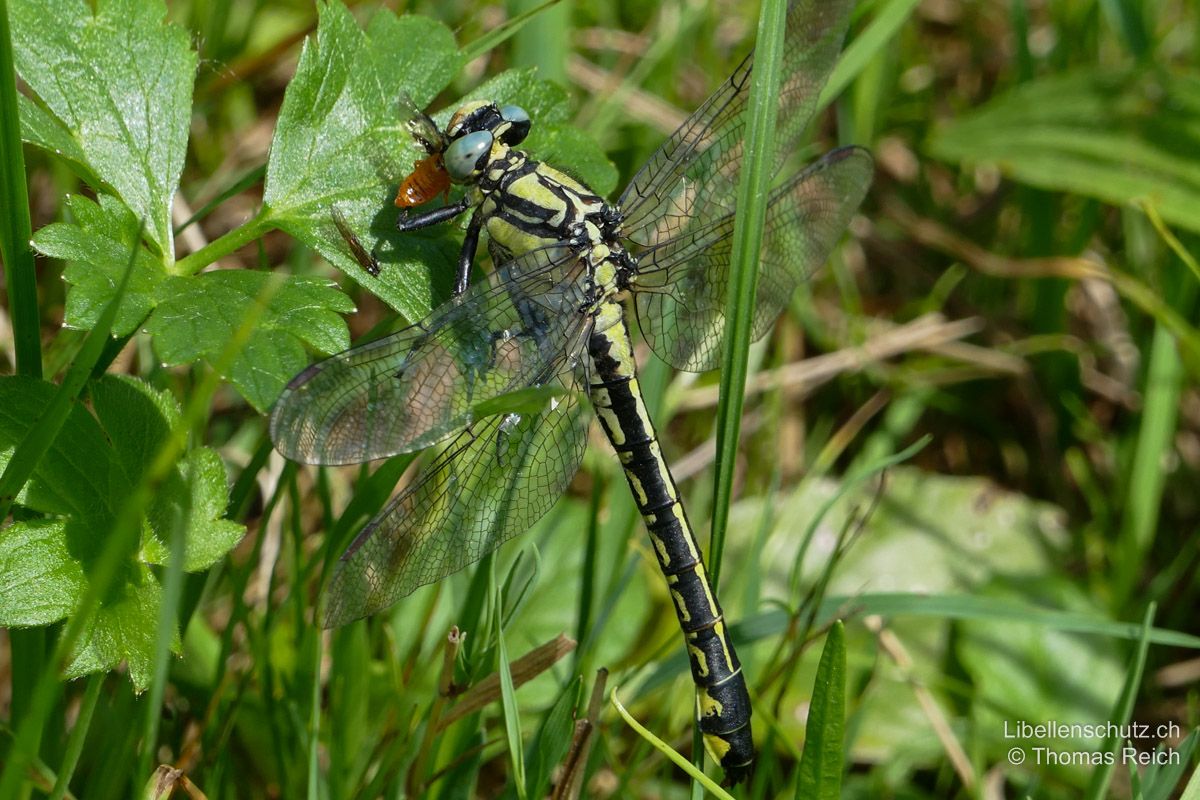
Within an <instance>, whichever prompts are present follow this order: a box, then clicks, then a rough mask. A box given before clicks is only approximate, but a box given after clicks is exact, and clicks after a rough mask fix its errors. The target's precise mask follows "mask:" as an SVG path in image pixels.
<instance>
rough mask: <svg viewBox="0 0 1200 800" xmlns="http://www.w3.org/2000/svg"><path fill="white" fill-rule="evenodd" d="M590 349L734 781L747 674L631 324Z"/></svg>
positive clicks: (717, 745)
mask: <svg viewBox="0 0 1200 800" xmlns="http://www.w3.org/2000/svg"><path fill="white" fill-rule="evenodd" d="M588 349H589V352H590V354H591V357H592V363H593V366H594V373H593V383H592V386H591V390H592V403H593V405H595V406H596V410H597V412H598V414H597V415H598V416H599V417H600V422H601V424H602V425H603V426H604V429H605V432H606V433H607V434H608V436H609V439H610V440H612V442H613V446H614V447H615V448H616V450H617V454H618V456H619V457H620V459H621V466H622V468H623V469H624V471H625V477H626V480H627V481H628V482H629V486H630V488H631V489H632V490H633V495H634V499H635V501H636V502H637V504H638V509H639V511H641V513H642V516H643V517H644V518H645V520H646V527H647V528H648V529H649V531H650V534H651V538H652V540H653V541H654V550H655V553H656V555H657V556H658V561H659V566H660V567H661V568H662V571H663V574H664V575H665V576H666V577H667V582H668V584H669V586H670V590H671V595H672V598H673V600H674V604H675V613H676V616H677V617H678V618H679V625H680V627H681V628H682V629H683V633H684V639H685V641H686V643H687V646H688V656H689V659H688V660H689V662H690V664H691V669H692V679H693V681H694V682H695V684H696V701H697V716H698V724H699V727H700V730H701V732H702V733H703V734H704V735H705V737H706V743H707V744H708V746H709V749H710V750H712V751H713V752H714V754H715V755H717V757H718V758H719V760H720V762H721V766H722V768H723V769H724V770H725V773H726V776H727V778H729V779H730V780H731V781H734V782H736V781H738V780H741V779H742V778H744V777H746V775H748V774H749V771H750V768H751V765H752V763H753V760H754V743H753V740H752V736H751V728H750V713H751V709H750V696H749V693H748V692H747V690H746V679H745V677H744V675H743V674H742V670H741V664H740V662H739V661H738V657H737V653H736V652H735V651H734V649H733V644H732V643H731V642H730V641H729V638H728V634H727V632H726V631H725V625H724V615H723V613H722V611H721V607H720V604H719V603H718V602H717V598H716V595H715V593H714V592H713V591H712V589H711V587H710V585H709V582H708V577H707V574H706V571H705V569H704V564H703V562H702V561H700V558H699V552H700V551H699V548H698V547H697V545H696V542H695V537H694V536H693V535H692V529H691V524H690V523H689V522H688V519H687V515H686V513H685V512H684V508H683V505H682V503H681V502H680V501H679V499H678V498H679V492H678V489H677V488H676V486H675V480H674V478H673V477H672V476H671V472H670V470H669V469H668V467H667V464H666V461H665V460H664V459H663V457H662V454H661V452H660V451H659V447H658V439H657V434H656V433H655V430H654V425H653V422H652V421H651V420H650V417H649V415H648V414H647V413H646V409H645V402H644V401H643V400H642V398H641V396H640V390H638V388H637V384H636V382H635V380H634V376H635V374H636V372H635V365H634V363H633V360H632V355H631V354H632V344H631V343H630V341H629V329H628V328H627V327H626V326H625V324H624V323H623V322H622V323H621V324H618V325H614V326H612V327H610V328H608V329H607V330H605V331H602V332H596V333H593V334H592V336H591V339H590V341H589V345H588ZM614 428H615V429H614ZM714 738H715V739H716V740H717V741H716V742H714V741H713V739H714Z"/></svg>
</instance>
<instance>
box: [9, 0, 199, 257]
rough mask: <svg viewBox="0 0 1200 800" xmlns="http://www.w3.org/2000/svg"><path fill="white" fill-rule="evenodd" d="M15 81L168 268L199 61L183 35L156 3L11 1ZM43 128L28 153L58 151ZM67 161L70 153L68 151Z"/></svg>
mask: <svg viewBox="0 0 1200 800" xmlns="http://www.w3.org/2000/svg"><path fill="white" fill-rule="evenodd" d="M9 8H10V14H11V18H12V38H13V46H14V60H15V62H16V67H17V72H18V73H19V74H20V76H21V78H22V79H23V80H24V81H25V83H26V84H27V85H28V86H29V88H30V89H31V90H32V91H33V93H34V94H36V95H37V97H38V98H39V99H40V100H41V102H42V103H43V104H44V105H45V107H46V109H47V110H48V111H49V113H50V114H52V115H53V116H54V117H55V118H57V120H58V121H59V122H60V123H61V126H62V128H64V129H65V130H66V131H68V132H69V133H70V135H71V136H72V138H74V139H75V141H76V143H77V145H78V148H77V150H75V151H73V152H70V153H67V157H68V158H70V159H72V160H77V159H78V157H79V155H80V153H82V155H83V157H84V159H85V160H86V165H87V166H88V168H89V169H90V170H91V171H92V172H93V173H94V174H95V176H96V177H98V178H99V179H100V180H101V181H103V183H104V187H99V186H98V187H95V188H97V189H101V188H105V187H111V189H112V190H113V191H114V192H115V193H116V194H117V195H118V196H119V197H120V198H121V200H122V201H123V202H124V203H125V204H126V205H127V206H129V208H130V209H131V210H132V211H133V214H134V216H135V217H138V218H142V217H144V218H145V219H146V230H147V235H148V236H149V238H150V239H151V240H152V241H153V242H155V244H156V245H157V246H158V249H159V250H160V251H161V252H162V253H163V255H164V257H165V258H166V260H167V261H168V262H170V261H171V260H173V254H174V249H173V245H172V238H171V200H172V198H173V197H174V195H175V190H176V188H177V186H178V183H179V175H180V172H181V171H182V169H183V159H184V155H185V153H186V149H187V135H188V124H189V122H190V120H191V112H192V109H191V93H192V82H193V79H194V77H195V72H196V54H195V52H193V51H192V49H191V43H190V40H189V36H188V33H187V32H186V31H185V30H183V29H182V28H178V27H176V26H174V25H167V24H164V22H163V19H164V17H165V16H166V6H165V5H164V4H163V3H162V2H160V1H159V0H99V2H97V3H96V8H95V11H94V12H93V11H92V9H91V8H90V7H89V6H88V5H87V4H86V3H84V2H83V0H13V2H12V3H10V5H9ZM44 123H45V121H44V120H36V119H30V120H27V124H26V126H25V128H26V131H27V132H28V133H30V134H33V135H35V136H36V137H37V138H33V139H31V142H32V143H33V144H37V145H39V146H45V147H48V148H50V149H51V150H64V148H63V147H62V143H61V142H60V139H61V136H60V135H59V134H58V133H54V132H53V131H52V129H50V128H49V127H48V126H47V125H46V124H44ZM64 152H66V151H64Z"/></svg>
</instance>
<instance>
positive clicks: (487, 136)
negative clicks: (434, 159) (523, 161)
mask: <svg viewBox="0 0 1200 800" xmlns="http://www.w3.org/2000/svg"><path fill="white" fill-rule="evenodd" d="M529 128H530V120H529V114H527V113H525V110H524V109H522V108H521V107H519V106H512V105H508V106H499V105H497V104H496V103H493V102H490V101H485V100H476V101H473V102H470V103H467V104H466V105H464V106H463V107H462V108H460V109H458V111H455V112H454V116H453V117H451V118H450V125H449V127H447V128H446V140H447V142H448V144H447V145H446V149H445V152H443V154H442V161H443V164H444V166H445V169H446V172H447V173H448V174H449V175H450V179H451V180H452V181H454V182H455V183H470V182H472V181H473V180H474V179H476V178H477V177H478V176H479V175H480V174H482V173H483V172H484V171H485V170H486V169H487V166H488V164H489V163H490V162H491V161H493V160H495V159H498V158H503V157H504V155H505V154H506V153H507V151H508V148H510V147H513V146H515V145H518V144H520V143H521V142H522V141H524V139H525V137H526V136H527V135H529Z"/></svg>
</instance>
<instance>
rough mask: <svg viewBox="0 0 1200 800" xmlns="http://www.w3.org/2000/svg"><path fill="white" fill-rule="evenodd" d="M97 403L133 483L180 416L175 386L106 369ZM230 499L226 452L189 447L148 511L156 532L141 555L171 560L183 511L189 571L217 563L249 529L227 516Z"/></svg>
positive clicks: (95, 395) (159, 560) (160, 561)
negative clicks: (160, 388)
mask: <svg viewBox="0 0 1200 800" xmlns="http://www.w3.org/2000/svg"><path fill="white" fill-rule="evenodd" d="M92 406H93V408H94V409H95V411H96V416H97V417H98V418H99V419H100V422H101V425H103V427H104V429H105V431H106V432H107V434H108V436H109V439H110V440H111V441H112V443H113V447H114V449H115V450H116V453H117V458H118V460H119V461H120V462H121V464H122V466H123V467H124V469H125V473H126V474H127V475H128V476H129V480H130V482H131V483H136V482H138V481H139V480H141V478H142V475H143V473H144V471H145V469H146V468H148V467H149V465H150V463H151V460H152V459H153V458H154V457H155V455H156V454H157V453H158V451H159V449H160V448H161V447H162V446H163V445H164V444H165V443H166V440H167V436H168V435H169V434H170V431H171V429H172V428H174V427H175V426H177V425H178V424H180V419H181V412H180V408H179V404H178V403H176V402H175V399H174V398H173V397H172V396H171V394H170V392H165V391H164V392H157V391H155V390H154V389H153V388H151V387H150V386H149V384H147V383H145V382H144V381H139V380H135V379H133V378H128V377H125V376H118V375H106V376H105V377H104V378H102V379H101V380H100V381H99V382H97V383H96V384H95V385H94V386H93V387H92ZM228 503H229V489H228V475H227V473H226V471H225V464H224V462H222V461H221V457H220V456H219V455H217V453H216V451H214V450H212V449H210V448H207V447H199V448H196V449H194V450H191V451H189V452H188V454H187V456H186V457H185V460H184V462H183V463H182V464H178V465H176V467H175V469H174V470H173V471H172V472H171V474H170V475H169V476H168V477H167V478H166V480H165V481H164V482H163V484H162V486H161V487H160V489H159V491H158V492H157V493H156V494H155V496H154V500H153V502H152V504H151V507H150V510H149V513H148V521H149V523H150V533H151V535H150V536H149V537H147V538H146V540H145V541H144V542H143V543H142V552H141V559H142V560H143V561H145V562H146V563H149V564H163V565H165V564H166V563H167V560H168V544H167V543H168V541H169V537H170V535H171V525H173V524H174V523H175V520H176V519H177V518H179V517H180V516H181V515H182V516H183V518H185V519H187V520H188V524H187V526H186V528H185V529H184V543H185V549H184V559H183V569H184V571H185V572H198V571H200V570H204V569H207V568H208V567H210V566H212V565H213V564H214V563H215V562H216V561H217V560H218V559H220V558H221V557H223V556H224V555H225V554H226V553H227V552H229V551H230V550H231V549H232V548H233V547H234V546H235V545H236V544H237V543H238V542H239V541H241V539H242V536H243V535H244V534H245V532H246V529H245V527H244V526H242V525H239V524H237V523H236V522H233V521H231V520H227V519H223V517H224V514H225V508H226V506H227V505H228Z"/></svg>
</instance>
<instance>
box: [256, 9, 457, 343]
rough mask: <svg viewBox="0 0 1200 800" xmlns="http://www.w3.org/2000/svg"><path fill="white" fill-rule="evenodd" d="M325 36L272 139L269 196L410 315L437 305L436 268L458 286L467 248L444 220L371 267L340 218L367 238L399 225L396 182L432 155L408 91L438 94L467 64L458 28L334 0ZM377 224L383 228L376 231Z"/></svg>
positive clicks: (304, 63) (290, 220) (314, 243)
mask: <svg viewBox="0 0 1200 800" xmlns="http://www.w3.org/2000/svg"><path fill="white" fill-rule="evenodd" d="M319 11H320V20H319V24H318V28H317V36H316V39H315V40H313V39H309V40H308V41H306V42H305V44H304V48H303V50H302V51H301V53H300V63H299V65H298V66H297V68H296V76H295V77H294V78H293V79H292V82H291V83H290V84H289V85H288V89H287V92H286V93H285V95H284V99H283V106H282V108H281V109H280V112H279V122H278V123H277V125H276V128H275V137H274V139H273V141H272V143H271V155H270V159H269V161H268V164H267V179H266V187H265V190H264V194H263V203H264V205H265V207H266V213H267V214H268V217H269V219H270V220H271V222H272V223H273V224H275V225H278V226H279V227H280V228H282V229H283V230H285V231H287V232H288V233H289V234H291V235H292V236H294V237H296V238H297V239H299V240H300V241H302V242H304V243H305V244H307V245H309V246H310V247H312V248H314V249H315V250H317V251H318V252H320V253H321V255H323V256H325V258H327V259H328V260H329V261H330V262H331V263H333V264H334V265H336V266H337V267H338V268H340V269H341V270H343V271H344V272H347V273H349V274H351V275H354V276H355V279H356V280H358V281H359V282H361V283H362V284H363V285H364V286H366V287H367V288H369V289H370V290H371V291H372V292H375V293H376V294H377V295H379V297H381V298H382V299H383V300H384V301H385V302H387V303H388V304H389V305H391V306H392V307H394V308H396V309H397V310H398V311H400V312H401V313H402V314H404V315H405V316H406V317H408V318H409V319H419V318H420V317H422V316H424V315H425V314H426V313H427V312H428V310H429V308H430V307H431V305H432V297H433V295H432V293H431V291H430V283H429V277H428V276H429V269H430V266H431V265H432V266H433V268H434V269H435V270H438V271H439V272H441V273H442V274H444V276H445V277H444V280H445V286H444V289H446V290H448V289H449V285H450V281H451V279H452V276H453V265H454V258H455V253H456V250H457V248H456V246H455V245H454V244H453V242H452V241H450V240H449V239H448V238H447V237H448V236H450V234H451V233H452V231H449V230H440V231H436V232H434V235H433V236H432V237H430V236H416V237H407V241H406V243H405V244H406V246H405V247H404V248H402V249H401V248H397V249H396V250H391V249H389V250H387V251H385V252H383V253H380V254H379V258H380V261H381V263H382V264H384V265H385V270H384V273H383V274H382V275H380V276H379V278H373V277H371V276H369V275H367V274H366V273H365V271H364V270H363V269H362V267H361V266H359V264H358V262H357V261H355V260H354V259H353V258H352V257H351V255H350V253H349V252H348V250H347V248H346V245H345V243H344V242H343V241H342V239H341V237H340V235H339V234H338V232H337V229H336V228H335V227H334V225H333V221H332V218H331V216H330V215H331V209H332V207H333V206H334V205H336V206H337V207H338V209H339V210H340V211H341V212H342V214H343V216H344V217H345V218H346V220H347V221H348V223H349V224H350V226H351V228H353V229H354V230H355V231H356V232H357V233H358V234H359V235H360V236H361V237H362V238H363V240H364V241H366V242H367V243H368V246H369V247H370V246H374V245H375V244H376V243H377V242H378V241H379V240H380V239H381V238H383V237H384V236H386V235H387V234H388V231H389V230H390V229H391V226H392V225H393V224H394V218H395V212H394V209H393V207H392V200H393V198H394V196H395V190H396V185H397V184H399V182H400V181H401V180H402V179H403V177H404V176H405V175H406V174H407V173H408V172H409V171H410V170H411V167H412V163H413V161H414V160H416V159H417V158H420V157H422V156H423V155H424V153H423V152H422V151H420V150H419V149H418V148H417V146H416V145H415V144H414V142H413V141H412V138H411V137H410V136H409V134H408V132H407V130H406V129H405V128H404V125H403V123H404V119H403V117H402V115H401V112H400V108H399V104H398V99H399V98H400V97H401V96H402V94H404V93H407V94H408V95H409V96H410V97H412V99H413V101H414V102H416V103H417V104H418V105H423V104H425V103H428V102H429V101H430V100H432V99H433V97H434V96H435V95H437V94H438V93H439V92H440V91H441V90H442V89H443V88H445V86H446V85H447V84H448V83H449V82H450V79H451V78H452V77H453V76H454V74H455V73H456V72H457V71H458V70H459V68H460V66H461V57H460V56H459V54H458V52H457V50H456V48H455V44H454V37H453V34H451V33H450V31H449V29H447V28H446V27H445V26H443V25H442V24H441V23H438V22H435V21H433V20H430V19H426V18H424V17H413V16H406V17H400V18H397V17H395V15H393V14H392V13H391V12H390V11H386V10H381V11H379V12H378V13H377V14H376V15H375V18H374V19H373V20H372V22H371V25H370V27H369V29H368V31H367V32H364V31H362V30H361V29H359V27H358V25H357V24H356V23H355V21H354V18H353V17H352V16H351V15H350V13H349V11H347V10H346V9H345V7H343V6H342V5H341V4H340V3H323V4H321V6H320V7H319ZM369 229H370V230H371V233H372V234H373V235H369V234H368V230H369Z"/></svg>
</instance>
